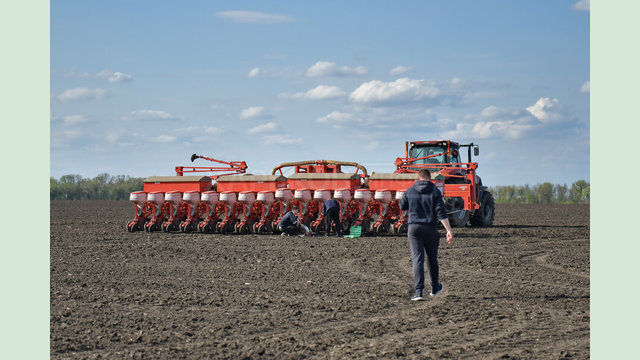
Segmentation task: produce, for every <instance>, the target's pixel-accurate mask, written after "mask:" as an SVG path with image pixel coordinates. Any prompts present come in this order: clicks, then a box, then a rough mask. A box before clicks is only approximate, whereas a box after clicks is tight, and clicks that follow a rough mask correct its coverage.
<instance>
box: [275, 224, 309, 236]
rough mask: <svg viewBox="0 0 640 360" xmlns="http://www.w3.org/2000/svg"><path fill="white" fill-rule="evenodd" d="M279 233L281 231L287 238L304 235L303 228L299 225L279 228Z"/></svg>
mask: <svg viewBox="0 0 640 360" xmlns="http://www.w3.org/2000/svg"><path fill="white" fill-rule="evenodd" d="M280 231H282V232H283V233H285V234H287V235H289V236H293V235H300V234H304V233H305V231H304V228H303V227H302V226H300V225H289V226H287V227H283V228H280Z"/></svg>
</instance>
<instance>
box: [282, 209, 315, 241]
mask: <svg viewBox="0 0 640 360" xmlns="http://www.w3.org/2000/svg"><path fill="white" fill-rule="evenodd" d="M298 213H299V210H298V208H297V207H292V208H291V211H288V212H287V213H286V214H284V216H283V217H282V219H280V223H279V224H278V229H280V231H282V236H284V235H287V236H291V235H298V236H305V235H309V228H308V227H306V226H304V224H298Z"/></svg>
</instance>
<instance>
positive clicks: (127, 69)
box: [50, 0, 590, 186]
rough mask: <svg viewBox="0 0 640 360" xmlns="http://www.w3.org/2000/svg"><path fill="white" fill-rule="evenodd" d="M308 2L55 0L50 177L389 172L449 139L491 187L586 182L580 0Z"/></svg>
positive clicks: (584, 33) (585, 53) (584, 24)
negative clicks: (280, 169)
mask: <svg viewBox="0 0 640 360" xmlns="http://www.w3.org/2000/svg"><path fill="white" fill-rule="evenodd" d="M310 4H312V3H309V2H300V1H269V2H265V1H189V2H175V1H142V0H140V1H109V2H98V1H79V0H67V1H60V0H54V1H51V2H50V14H51V15H50V24H51V28H50V37H51V38H50V90H51V94H50V107H51V114H50V176H52V177H55V178H59V177H61V176H63V175H67V174H78V175H81V176H83V177H94V176H96V175H98V174H101V173H109V174H111V175H129V176H134V177H147V176H154V175H174V174H175V172H174V167H175V166H178V165H184V166H191V165H193V166H211V165H214V164H212V163H209V162H207V161H204V160H196V161H195V162H193V163H192V162H191V161H190V157H191V154H193V153H197V154H199V155H203V156H207V157H212V158H215V159H220V160H225V161H246V162H247V165H248V172H250V173H253V174H270V173H271V169H272V168H273V167H275V166H277V165H278V164H280V163H283V162H291V161H302V160H318V159H328V160H341V161H349V162H358V163H360V164H362V165H363V166H365V167H366V168H367V170H368V171H369V173H371V172H372V171H375V172H392V171H393V170H395V167H394V165H393V164H394V161H395V159H396V158H397V157H403V156H404V155H405V141H415V140H418V141H420V140H440V139H450V140H453V141H457V142H460V143H465V144H467V143H471V142H473V143H474V144H477V145H479V148H480V154H479V156H477V157H474V158H473V161H476V162H478V164H479V166H478V170H477V172H478V174H479V175H480V176H481V177H482V181H483V184H485V185H488V186H497V185H523V184H532V185H533V184H538V183H542V182H551V183H554V184H571V183H573V182H575V181H577V180H587V181H590V179H589V173H590V168H589V159H590V137H589V132H590V126H589V123H590V116H589V107H590V104H589V97H590V78H589V68H590V63H589V60H590V59H589V54H590V48H589V42H590V32H589V29H590V20H589V17H590V4H589V1H588V0H587V1H585V0H580V1H577V0H567V1H564V0H543V1H508V0H504V1H493V0H490V1H482V2H478V1H398V2H390V1H384V2H383V1H348V2H345V1H324V2H322V3H321V4H319V5H310ZM463 154H464V152H463ZM463 159H466V155H465V156H464V157H463Z"/></svg>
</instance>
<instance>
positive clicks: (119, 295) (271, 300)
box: [50, 201, 590, 359]
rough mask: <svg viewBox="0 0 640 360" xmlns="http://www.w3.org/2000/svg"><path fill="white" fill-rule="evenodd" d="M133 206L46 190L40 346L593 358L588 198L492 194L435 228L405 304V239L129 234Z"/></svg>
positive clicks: (95, 353)
mask: <svg viewBox="0 0 640 360" xmlns="http://www.w3.org/2000/svg"><path fill="white" fill-rule="evenodd" d="M132 217H133V205H132V204H131V203H129V202H124V201H123V202H109V201H52V202H51V225H50V226H51V228H50V230H51V243H50V256H51V263H50V264H51V274H50V275H51V290H50V295H51V309H50V310H51V312H50V326H51V329H50V330H51V331H50V355H51V358H52V359H114V358H117V359H177V358H184V359H201V358H204V359H206V358H215V359H221V358H230V359H243V358H246V359H256V358H277V359H300V358H312V359H313V358H321V359H327V358H328V359H340V358H357V359H367V358H396V357H402V358H409V359H429V358H434V359H440V358H455V359H460V358H462V359H465V358H474V359H476V358H508V359H518V358H545V359H552V358H554V359H565V358H566V359H587V358H589V357H590V353H589V334H590V329H589V320H590V315H589V300H590V298H589V206H588V205H503V204H497V205H496V217H495V223H494V226H492V227H487V228H472V227H464V228H455V229H454V234H455V239H454V241H453V243H452V244H446V242H445V241H444V239H442V240H441V245H440V254H439V255H440V280H441V282H442V283H443V285H444V290H443V292H442V293H441V294H440V295H439V296H437V297H435V298H432V297H429V296H427V298H426V299H425V301H417V302H412V301H410V300H409V298H410V296H411V295H412V293H413V285H412V284H413V281H412V270H411V256H410V250H409V247H408V245H407V240H406V237H403V236H385V237H364V238H358V239H340V238H335V237H331V238H326V237H324V236H316V237H310V238H300V237H281V236H274V235H260V236H258V235H219V234H181V233H172V234H166V233H151V234H149V233H145V232H136V233H128V232H127V231H126V229H125V225H126V223H127V221H128V220H130V218H132ZM441 233H442V232H441ZM427 281H428V280H427Z"/></svg>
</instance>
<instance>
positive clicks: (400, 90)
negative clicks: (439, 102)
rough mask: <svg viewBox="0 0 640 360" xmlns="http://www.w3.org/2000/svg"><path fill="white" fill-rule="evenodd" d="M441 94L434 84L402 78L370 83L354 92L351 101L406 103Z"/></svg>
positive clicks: (364, 84) (350, 97)
mask: <svg viewBox="0 0 640 360" xmlns="http://www.w3.org/2000/svg"><path fill="white" fill-rule="evenodd" d="M439 94H440V89H438V88H437V87H436V86H435V84H434V83H433V82H427V81H426V80H415V79H409V78H401V79H398V80H396V81H392V82H382V81H378V80H373V81H368V82H365V83H363V84H362V85H360V87H358V88H357V89H356V90H354V91H353V92H352V93H351V95H350V96H349V99H350V100H351V101H354V102H359V103H376V102H393V101H398V102H406V101H418V100H422V99H433V98H435V97H437V96H438V95H439Z"/></svg>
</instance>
